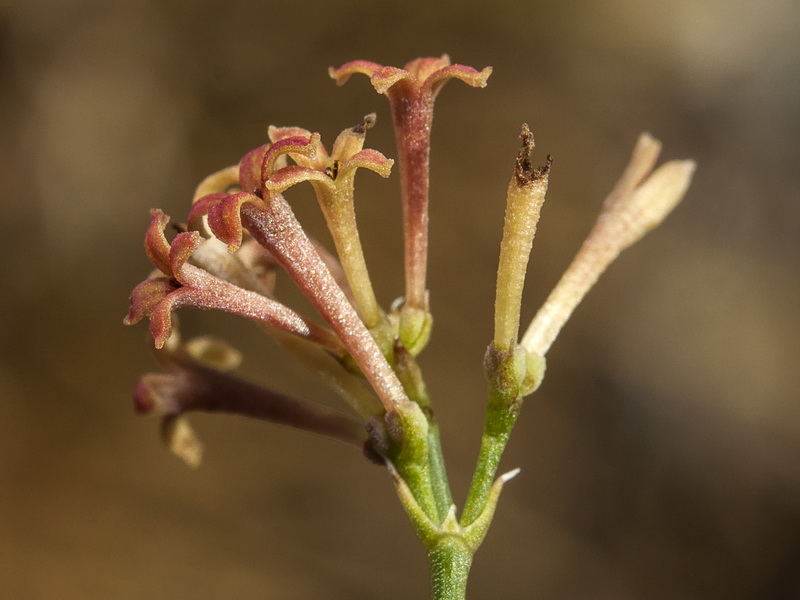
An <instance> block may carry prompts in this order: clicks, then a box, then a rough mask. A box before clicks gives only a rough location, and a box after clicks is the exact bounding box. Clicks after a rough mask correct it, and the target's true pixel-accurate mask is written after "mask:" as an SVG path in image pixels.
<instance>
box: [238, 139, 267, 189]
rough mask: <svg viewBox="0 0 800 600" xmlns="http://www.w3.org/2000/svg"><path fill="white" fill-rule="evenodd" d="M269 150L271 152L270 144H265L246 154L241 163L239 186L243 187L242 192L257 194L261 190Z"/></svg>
mask: <svg viewBox="0 0 800 600" xmlns="http://www.w3.org/2000/svg"><path fill="white" fill-rule="evenodd" d="M267 150H269V144H264V145H263V146H259V147H258V148H255V149H254V150H251V151H250V152H248V153H247V154H245V155H244V156H243V157H242V160H241V161H239V185H241V186H242V191H244V192H255V191H256V190H260V189H261V185H262V184H263V183H264V180H263V179H262V173H261V169H262V167H263V165H264V158H265V157H266V155H267Z"/></svg>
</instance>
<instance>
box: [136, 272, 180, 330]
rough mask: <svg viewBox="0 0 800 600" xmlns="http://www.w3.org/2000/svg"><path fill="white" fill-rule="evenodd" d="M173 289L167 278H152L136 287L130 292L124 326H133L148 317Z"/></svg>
mask: <svg viewBox="0 0 800 600" xmlns="http://www.w3.org/2000/svg"><path fill="white" fill-rule="evenodd" d="M174 289H175V285H174V284H173V283H172V282H171V281H170V280H169V278H167V277H154V278H153V279H147V280H145V281H143V282H142V283H140V284H139V285H137V286H136V287H135V288H133V291H132V292H131V297H130V308H129V309H128V314H127V316H126V317H125V320H124V323H125V325H133V324H134V323H138V322H139V321H141V320H142V319H143V318H144V317H149V316H150V315H151V314H153V310H155V307H156V306H157V305H158V303H159V302H161V301H162V300H163V299H164V298H165V297H166V296H167V294H169V293H170V292H171V291H172V290H174Z"/></svg>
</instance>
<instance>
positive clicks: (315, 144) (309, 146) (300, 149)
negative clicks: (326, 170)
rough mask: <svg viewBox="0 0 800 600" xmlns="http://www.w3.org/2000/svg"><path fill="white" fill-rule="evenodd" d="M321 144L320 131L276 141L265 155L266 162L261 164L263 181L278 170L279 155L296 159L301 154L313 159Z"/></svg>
mask: <svg viewBox="0 0 800 600" xmlns="http://www.w3.org/2000/svg"><path fill="white" fill-rule="evenodd" d="M320 146H321V144H320V137H319V134H318V133H312V134H311V135H310V136H308V137H306V136H297V137H287V138H283V139H282V140H279V141H277V142H275V143H274V144H272V146H270V148H269V150H267V153H266V154H265V155H264V162H263V164H262V165H261V178H262V181H266V180H267V179H269V178H270V177H271V176H272V174H273V172H275V171H276V170H278V168H277V163H276V161H277V159H278V158H279V157H281V156H284V155H289V156H291V157H292V158H293V159H294V158H295V156H301V157H306V158H309V159H312V160H313V159H315V158H316V156H317V151H318V150H319V148H320Z"/></svg>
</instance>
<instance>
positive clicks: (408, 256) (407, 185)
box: [328, 55, 492, 350]
mask: <svg viewBox="0 0 800 600" xmlns="http://www.w3.org/2000/svg"><path fill="white" fill-rule="evenodd" d="M491 72H492V69H491V67H486V68H485V69H483V70H482V71H476V70H475V69H473V68H472V67H466V66H464V65H452V64H450V58H449V57H448V56H447V55H444V56H442V57H441V58H418V59H416V60H412V61H411V62H409V63H408V64H406V66H405V68H403V69H398V68H396V67H385V66H383V65H379V64H376V63H373V62H369V61H365V60H356V61H352V62H348V63H346V64H344V65H342V66H341V67H339V68H338V69H335V68H333V67H331V68H330V69H329V70H328V73H329V74H330V76H331V77H332V78H333V79H335V80H336V82H337V83H338V84H339V85H342V84H344V83H345V82H346V81H347V80H348V79H349V78H350V76H351V75H353V74H355V73H361V74H364V75H366V76H368V77H369V78H370V82H371V83H372V86H373V87H374V88H375V90H376V91H377V92H378V93H380V94H386V96H387V97H388V98H389V102H390V104H391V108H392V117H393V120H394V130H395V138H396V141H397V152H398V162H399V167H400V182H401V188H402V196H403V228H404V232H405V279H406V292H405V300H404V306H403V309H404V314H403V316H402V317H401V320H405V321H408V322H409V323H408V324H406V325H405V326H403V324H402V323H401V336H402V337H404V338H405V339H403V342H404V343H405V344H406V347H408V348H409V350H411V349H412V347H415V349H417V348H416V347H417V346H420V344H421V345H424V341H422V342H420V340H419V339H417V338H419V337H420V336H426V335H427V334H426V332H425V329H426V328H429V326H430V323H429V314H428V299H427V287H426V282H425V280H426V270H427V256H428V185H429V176H428V172H429V156H430V135H431V125H432V123H433V103H434V100H435V99H436V96H437V94H438V93H439V91H440V90H441V89H442V87H443V86H444V84H445V83H447V81H449V80H450V79H454V78H455V79H460V80H461V81H463V82H465V83H466V84H468V85H470V86H472V87H485V86H486V80H487V79H488V78H489V75H490V74H491ZM403 334H405V335H403ZM419 349H421V348H419Z"/></svg>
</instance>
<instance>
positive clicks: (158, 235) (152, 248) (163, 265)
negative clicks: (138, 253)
mask: <svg viewBox="0 0 800 600" xmlns="http://www.w3.org/2000/svg"><path fill="white" fill-rule="evenodd" d="M150 217H151V219H150V226H149V227H148V228H147V233H145V236H144V249H145V252H147V257H148V258H149V259H150V262H152V263H153V264H154V265H155V266H156V267H158V270H159V271H161V272H162V273H164V274H165V275H170V276H171V275H172V270H171V269H170V266H169V242H168V241H167V238H166V236H165V235H164V228H165V227H166V226H167V223H169V217H168V216H167V215H165V214H164V211H162V210H161V209H158V208H153V209H151V210H150Z"/></svg>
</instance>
